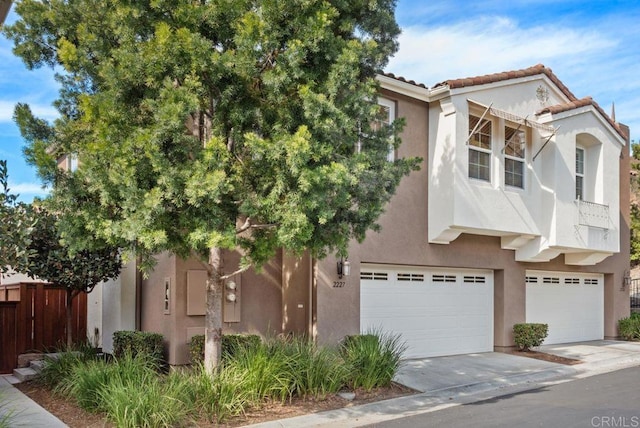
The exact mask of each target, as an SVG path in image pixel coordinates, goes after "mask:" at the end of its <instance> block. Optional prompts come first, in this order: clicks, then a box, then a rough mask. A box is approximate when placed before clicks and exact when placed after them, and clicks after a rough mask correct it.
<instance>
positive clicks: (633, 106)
mask: <svg viewBox="0 0 640 428" xmlns="http://www.w3.org/2000/svg"><path fill="white" fill-rule="evenodd" d="M633 21H634V18H633V17H632V16H622V17H620V16H617V17H616V16H611V17H607V18H606V19H605V18H602V19H601V20H600V21H599V22H598V23H597V24H593V25H591V24H589V25H587V23H585V22H570V21H563V22H546V23H543V24H540V25H536V26H532V27H526V25H525V24H523V23H521V22H519V21H517V20H515V19H512V18H510V17H503V16H491V17H490V16H471V15H469V16H468V18H466V20H465V21H457V22H455V23H452V24H448V23H446V22H444V21H439V22H437V23H433V22H432V23H431V25H430V26H424V25H412V26H405V27H403V33H402V35H401V36H400V37H399V42H400V50H399V51H398V53H397V54H396V56H395V57H394V58H392V59H391V61H390V62H389V65H388V67H387V68H386V71H389V72H391V73H394V74H396V75H401V76H403V77H405V78H408V79H412V80H415V81H417V82H420V83H424V84H425V85H427V86H429V87H431V86H433V85H435V84H436V83H439V82H442V81H444V80H448V79H457V78H463V77H470V76H478V75H483V74H489V73H497V72H501V71H508V70H517V69H522V68H526V67H530V66H533V65H535V64H538V63H542V64H544V65H545V66H547V67H550V68H551V69H552V70H553V72H554V73H555V74H556V75H557V76H558V77H559V78H560V79H561V80H562V82H563V83H564V84H565V85H567V87H568V88H569V89H570V90H571V91H572V92H573V93H574V94H575V95H576V96H577V97H578V98H581V97H584V96H593V98H594V99H595V100H596V101H597V102H598V103H599V104H600V105H601V106H602V108H603V109H604V110H605V111H606V112H607V113H608V112H609V111H610V109H611V103H612V102H615V104H616V118H617V119H618V120H619V121H621V122H624V123H626V124H628V125H629V126H631V130H632V138H633V139H636V140H637V139H638V135H640V118H637V114H636V113H637V112H638V111H640V79H638V78H637V73H638V65H637V64H639V63H640V51H639V50H638V49H637V43H636V41H637V40H638V39H640V29H639V27H638V26H637V25H636V24H635V23H634V22H633ZM634 136H635V138H634Z"/></svg>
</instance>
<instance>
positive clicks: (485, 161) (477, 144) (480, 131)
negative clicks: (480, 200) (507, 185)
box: [469, 115, 491, 181]
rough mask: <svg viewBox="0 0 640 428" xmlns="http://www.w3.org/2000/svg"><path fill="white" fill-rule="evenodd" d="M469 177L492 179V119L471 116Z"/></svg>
mask: <svg viewBox="0 0 640 428" xmlns="http://www.w3.org/2000/svg"><path fill="white" fill-rule="evenodd" d="M469 134H470V135H471V136H470V138H469V177H470V178H476V179H478V180H484V181H491V121H490V120H488V119H482V121H480V118H479V117H477V116H472V115H470V116H469Z"/></svg>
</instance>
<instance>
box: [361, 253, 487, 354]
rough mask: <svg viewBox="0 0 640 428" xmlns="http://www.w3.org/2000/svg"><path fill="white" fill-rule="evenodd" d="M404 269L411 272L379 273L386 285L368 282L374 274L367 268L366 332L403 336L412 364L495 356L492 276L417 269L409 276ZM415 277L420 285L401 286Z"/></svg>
mask: <svg viewBox="0 0 640 428" xmlns="http://www.w3.org/2000/svg"><path fill="white" fill-rule="evenodd" d="M401 269H404V270H405V272H400V271H399V270H396V271H394V270H393V269H389V270H386V271H378V275H379V276H380V277H382V275H384V277H385V278H386V281H373V280H369V279H367V278H372V277H373V273H371V272H368V273H367V272H366V270H367V267H366V266H365V265H363V267H362V271H363V272H365V273H364V274H363V276H362V277H361V284H360V285H361V286H360V296H361V300H360V302H361V307H360V325H361V331H363V332H365V331H367V330H368V329H370V328H378V329H382V330H384V331H389V332H394V333H399V334H400V335H401V336H402V340H404V341H405V342H406V343H407V345H408V351H407V353H406V354H405V355H406V356H407V357H408V358H417V357H430V356H438V355H453V354H461V353H469V352H488V351H492V350H493V277H492V273H491V272H490V271H457V270H456V271H442V270H438V271H429V270H428V269H419V268H414V269H411V273H408V272H407V268H401ZM410 275H411V278H419V279H420V281H411V282H409V281H406V282H404V281H402V280H400V278H409V277H410ZM465 278H467V279H466V280H467V281H469V282H464V281H465ZM469 278H470V279H469ZM434 280H435V281H436V282H434ZM476 280H477V281H479V282H473V281H476Z"/></svg>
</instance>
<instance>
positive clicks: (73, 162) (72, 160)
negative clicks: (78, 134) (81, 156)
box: [66, 153, 78, 172]
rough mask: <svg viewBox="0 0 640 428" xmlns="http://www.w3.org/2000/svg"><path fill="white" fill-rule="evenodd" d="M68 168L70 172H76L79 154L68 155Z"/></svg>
mask: <svg viewBox="0 0 640 428" xmlns="http://www.w3.org/2000/svg"><path fill="white" fill-rule="evenodd" d="M66 164H67V165H66V167H67V168H66V169H67V171H69V172H76V170H77V169H78V155H76V154H73V153H72V154H70V155H67V162H66Z"/></svg>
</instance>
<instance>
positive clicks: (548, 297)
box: [526, 271, 604, 345]
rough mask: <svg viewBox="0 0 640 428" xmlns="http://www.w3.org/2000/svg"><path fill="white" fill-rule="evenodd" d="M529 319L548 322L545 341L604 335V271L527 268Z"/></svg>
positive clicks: (573, 340)
mask: <svg viewBox="0 0 640 428" xmlns="http://www.w3.org/2000/svg"><path fill="white" fill-rule="evenodd" d="M526 275H527V276H526V283H527V298H526V299H527V300H526V302H527V303H526V310H527V315H526V320H527V322H537V323H546V324H549V335H548V336H547V339H546V340H545V341H544V344H547V345H550V344H554V343H569V342H580V341H585V340H599V339H602V338H603V337H604V277H603V275H601V274H579V273H571V272H541V271H527V274H526Z"/></svg>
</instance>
